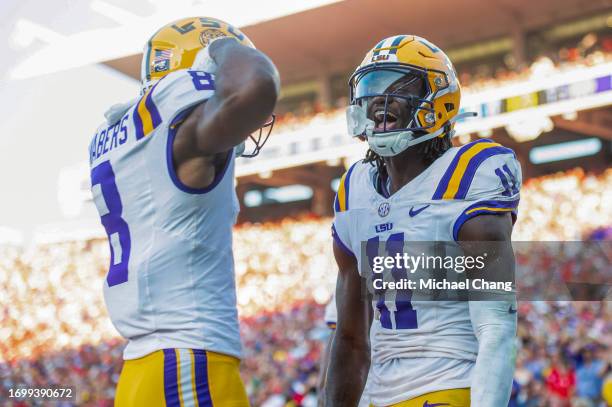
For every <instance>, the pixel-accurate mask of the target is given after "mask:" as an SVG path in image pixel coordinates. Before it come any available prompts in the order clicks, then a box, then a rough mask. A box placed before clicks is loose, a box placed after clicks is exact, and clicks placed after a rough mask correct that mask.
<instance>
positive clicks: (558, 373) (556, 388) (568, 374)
mask: <svg viewBox="0 0 612 407" xmlns="http://www.w3.org/2000/svg"><path fill="white" fill-rule="evenodd" d="M575 386H576V373H575V372H574V369H573V368H571V367H570V366H569V363H568V362H567V360H566V359H565V358H564V357H563V356H561V355H559V354H554V355H553V357H552V361H551V368H550V372H549V373H548V375H547V376H546V391H547V397H548V402H549V405H550V407H570V406H571V404H570V400H571V398H572V395H573V393H574V388H575Z"/></svg>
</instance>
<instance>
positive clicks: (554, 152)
mask: <svg viewBox="0 0 612 407" xmlns="http://www.w3.org/2000/svg"><path fill="white" fill-rule="evenodd" d="M600 151H601V140H599V139H598V138H596V137H592V138H588V139H584V140H576V141H568V142H565V143H558V144H549V145H546V146H538V147H534V148H532V149H531V151H529V161H531V162H532V163H533V164H545V163H550V162H554V161H561V160H569V159H572V158H579V157H588V156H591V155H595V154H597V153H598V152H600Z"/></svg>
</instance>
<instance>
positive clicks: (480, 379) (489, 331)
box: [470, 301, 516, 407]
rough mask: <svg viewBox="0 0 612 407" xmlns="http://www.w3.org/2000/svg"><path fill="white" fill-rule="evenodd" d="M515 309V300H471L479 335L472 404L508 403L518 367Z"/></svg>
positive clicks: (483, 406)
mask: <svg viewBox="0 0 612 407" xmlns="http://www.w3.org/2000/svg"><path fill="white" fill-rule="evenodd" d="M511 309H516V305H513V301H472V302H470V317H471V319H472V325H473V326H474V330H475V333H476V337H477V338H478V356H477V358H476V365H475V366H474V371H473V373H472V385H471V400H472V405H474V406H479V407H498V406H507V405H508V401H509V399H510V393H511V391H512V378H513V376H514V367H515V358H516V351H515V339H516V314H512V313H509V310H511Z"/></svg>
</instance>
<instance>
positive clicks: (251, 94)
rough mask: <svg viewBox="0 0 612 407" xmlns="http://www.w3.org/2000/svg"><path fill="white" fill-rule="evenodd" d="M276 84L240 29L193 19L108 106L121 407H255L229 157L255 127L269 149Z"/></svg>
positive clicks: (106, 190) (101, 150) (106, 161)
mask: <svg viewBox="0 0 612 407" xmlns="http://www.w3.org/2000/svg"><path fill="white" fill-rule="evenodd" d="M278 92H279V77H278V72H277V70H276V68H275V66H274V65H273V63H272V62H271V61H270V60H269V59H268V57H266V56H265V55H264V54H263V53H261V52H259V51H257V50H256V49H255V48H254V46H253V44H252V43H251V41H250V40H249V39H248V38H247V37H246V36H245V35H244V34H243V33H241V32H240V31H239V30H238V29H236V28H235V27H233V26H231V25H229V24H227V23H225V22H223V21H220V20H216V19H213V18H207V17H196V18H186V19H183V20H180V21H176V22H173V23H171V24H168V25H166V26H164V27H162V28H161V29H160V30H159V31H157V32H156V33H155V34H154V35H153V36H152V37H151V38H150V40H149V41H148V43H147V44H146V46H145V50H144V56H143V62H142V92H141V96H140V97H139V98H138V100H137V101H135V102H134V103H131V104H125V105H122V106H115V107H114V108H111V110H110V111H109V112H107V115H106V116H107V122H106V123H104V124H103V125H102V126H100V128H99V129H98V131H97V132H96V134H95V136H94V138H93V140H92V141H91V144H90V151H89V158H90V164H91V185H92V186H91V188H92V193H93V198H94V202H95V204H96V206H97V209H98V212H99V214H100V218H101V221H102V225H103V226H104V228H105V229H106V232H107V234H108V239H109V245H110V251H111V261H110V269H109V272H108V275H107V278H106V281H105V282H104V296H105V301H106V304H107V308H108V312H109V314H110V317H111V319H112V321H113V324H114V325H115V327H116V328H117V330H118V331H119V332H120V333H121V335H122V336H123V337H125V338H126V339H127V340H128V343H127V346H126V348H125V351H124V355H123V357H124V360H125V361H124V364H123V369H122V372H121V376H120V378H119V383H118V385H117V391H116V397H115V405H116V406H147V407H150V406H181V407H182V406H200V407H203V406H248V405H249V402H248V399H247V395H246V392H245V389H244V386H243V384H242V381H241V379H240V375H239V370H238V366H239V360H240V359H239V358H240V357H241V348H240V346H241V345H240V335H239V330H238V316H237V310H236V292H235V282H234V263H233V254H232V226H233V224H234V222H235V220H236V216H237V213H238V209H239V207H238V200H237V197H236V192H235V188H234V161H235V158H236V156H237V155H239V154H240V152H241V151H238V150H243V148H241V147H243V143H244V141H245V140H246V139H247V138H248V137H250V136H252V133H254V132H255V133H254V134H257V133H256V132H257V131H259V136H260V138H256V136H252V137H253V139H254V141H256V148H255V151H254V154H256V153H257V150H258V148H260V147H261V141H262V139H261V135H262V134H263V129H264V127H266V125H270V126H268V127H269V128H271V123H272V122H273V119H272V118H273V116H272V111H273V109H274V106H275V104H276V100H277V97H278ZM266 130H267V129H266ZM267 134H269V133H267ZM264 141H265V140H264Z"/></svg>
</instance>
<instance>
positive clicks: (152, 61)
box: [140, 17, 255, 89]
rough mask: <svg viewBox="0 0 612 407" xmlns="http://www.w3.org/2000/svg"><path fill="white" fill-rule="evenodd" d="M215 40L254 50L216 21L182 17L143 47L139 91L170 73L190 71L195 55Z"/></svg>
mask: <svg viewBox="0 0 612 407" xmlns="http://www.w3.org/2000/svg"><path fill="white" fill-rule="evenodd" d="M219 37H234V38H236V39H237V40H238V41H239V42H240V43H242V44H243V45H246V46H248V47H251V48H255V46H254V45H253V43H252V42H251V40H249V39H248V37H247V36H246V35H244V34H243V33H242V32H240V30H238V29H237V28H235V27H234V26H232V25H231V24H228V23H226V22H224V21H221V20H217V19H216V18H211V17H191V18H184V19H181V20H178V21H174V22H172V23H170V24H166V25H165V26H163V27H162V28H160V29H159V30H158V31H157V32H156V33H155V34H153V36H152V37H151V38H150V39H149V41H147V44H146V45H145V48H144V52H143V57H142V65H141V74H140V77H141V81H142V87H143V89H147V88H148V87H150V86H151V85H153V84H154V83H155V82H157V81H158V80H160V79H161V78H163V77H164V76H166V75H167V74H169V73H170V72H174V71H177V70H179V69H187V68H191V66H192V65H193V63H194V61H195V58H196V55H197V54H198V52H199V51H200V50H202V49H203V48H205V47H206V46H207V45H208V44H209V42H210V41H211V40H213V39H215V38H219Z"/></svg>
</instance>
